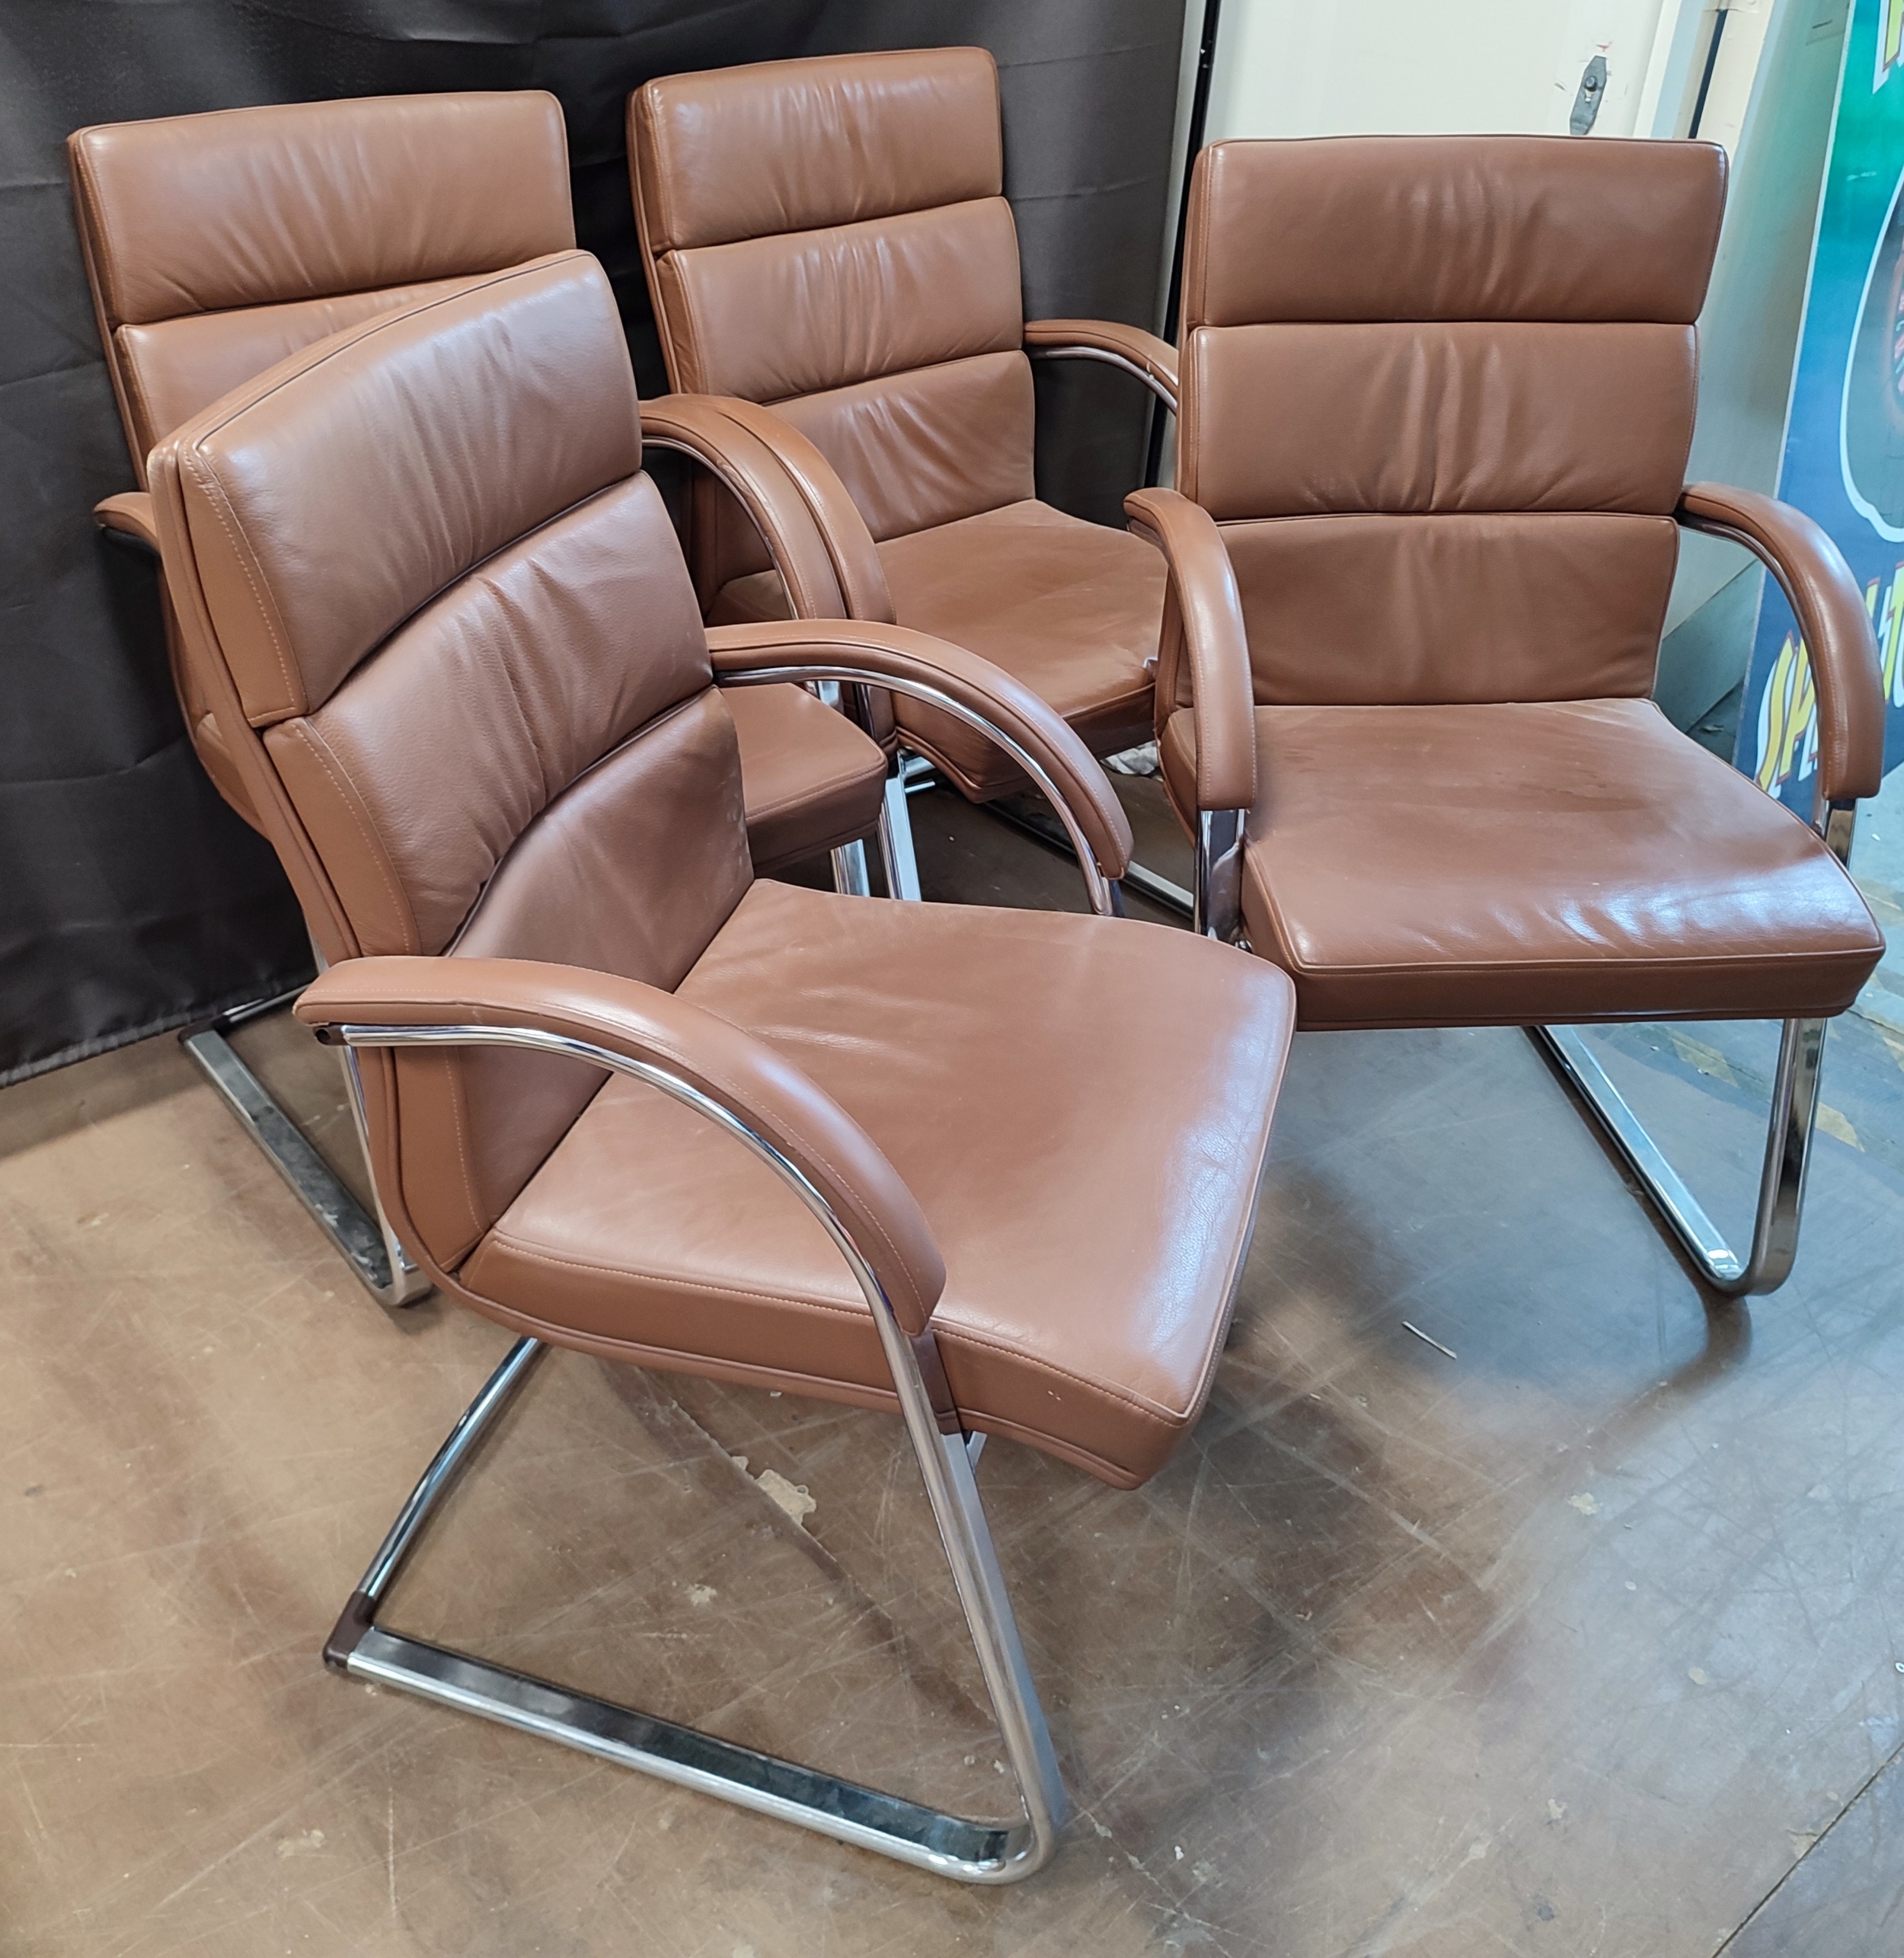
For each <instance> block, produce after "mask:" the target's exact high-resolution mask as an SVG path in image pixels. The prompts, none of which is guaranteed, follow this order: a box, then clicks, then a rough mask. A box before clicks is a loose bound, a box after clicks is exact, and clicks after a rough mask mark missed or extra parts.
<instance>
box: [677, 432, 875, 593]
mask: <svg viewBox="0 0 1904 1958" xmlns="http://www.w3.org/2000/svg"><path fill="white" fill-rule="evenodd" d="M641 439H642V440H643V441H644V442H653V444H654V445H655V446H656V447H657V448H663V449H679V450H681V451H682V452H683V453H685V454H686V455H692V456H693V457H694V458H695V460H696V461H697V462H700V463H701V465H703V466H704V468H708V469H709V470H711V471H712V472H713V473H714V474H715V475H716V476H717V477H718V478H720V481H722V482H723V483H724V484H726V485H727V488H728V489H730V490H731V491H732V492H733V494H734V496H735V497H736V498H737V499H738V500H739V501H740V506H741V507H742V509H744V510H745V511H746V513H747V515H748V516H749V519H751V520H752V523H753V525H754V528H755V529H756V530H758V531H759V532H760V535H761V538H762V541H764V542H765V545H766V546H767V549H768V554H769V555H770V556H771V557H772V559H773V561H774V568H775V570H778V572H779V573H780V575H781V577H782V578H784V580H786V583H787V597H788V599H790V600H791V602H792V605H793V608H794V615H795V616H796V617H797V618H845V617H846V616H847V608H846V601H845V598H844V596H842V593H841V591H840V586H839V579H838V577H836V576H835V573H834V570H833V559H832V552H831V551H829V549H828V548H827V544H826V538H824V537H823V536H822V535H820V533H819V528H818V526H817V525H816V524H815V522H814V521H813V512H812V510H811V509H810V507H809V506H808V503H807V497H806V496H805V494H804V493H803V491H802V490H801V489H800V485H799V484H797V482H795V481H794V478H792V477H791V475H789V474H787V468H786V466H785V465H784V463H782V462H781V459H780V458H779V457H778V455H775V452H774V451H773V450H772V449H771V448H770V447H768V445H767V444H766V443H765V442H763V441H762V440H761V439H760V437H759V436H758V435H756V433H754V432H753V431H752V430H751V429H749V428H747V427H746V426H744V425H743V423H740V422H738V421H736V420H735V419H734V418H733V416H731V415H730V414H727V413H725V412H724V409H723V407H722V405H721V404H720V403H718V402H717V401H714V400H713V399H712V398H710V397H708V396H707V395H704V394H664V395H663V396H662V397H661V398H660V400H658V401H644V402H643V403H642V404H641Z"/></svg>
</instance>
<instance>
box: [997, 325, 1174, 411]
mask: <svg viewBox="0 0 1904 1958" xmlns="http://www.w3.org/2000/svg"><path fill="white" fill-rule="evenodd" d="M1024 343H1025V345H1026V346H1027V347H1031V348H1033V349H1035V350H1037V352H1039V353H1049V354H1057V355H1059V356H1062V355H1065V354H1069V355H1071V356H1072V358H1074V359H1079V360H1104V361H1107V362H1109V363H1110V365H1111V366H1113V367H1123V368H1127V369H1129V370H1130V372H1132V373H1134V374H1135V375H1136V376H1137V378H1138V379H1139V380H1140V381H1142V382H1143V383H1144V385H1145V386H1146V387H1147V388H1149V390H1150V391H1151V392H1152V394H1155V395H1156V396H1157V398H1158V399H1159V400H1160V401H1162V403H1163V404H1164V406H1165V407H1168V408H1169V409H1171V410H1172V411H1173V412H1174V410H1175V409H1176V407H1177V350H1176V348H1175V347H1172V346H1171V343H1170V342H1169V341H1168V340H1159V339H1158V337H1157V336H1156V334H1154V333H1146V332H1145V331H1144V330H1143V328H1142V327H1134V326H1126V325H1125V324H1123V321H1121V320H1027V321H1025V323H1024Z"/></svg>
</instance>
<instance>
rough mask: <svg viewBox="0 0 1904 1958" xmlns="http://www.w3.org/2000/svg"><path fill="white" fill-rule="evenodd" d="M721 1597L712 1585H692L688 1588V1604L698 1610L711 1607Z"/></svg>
mask: <svg viewBox="0 0 1904 1958" xmlns="http://www.w3.org/2000/svg"><path fill="white" fill-rule="evenodd" d="M719 1595H720V1593H719V1592H717V1590H715V1589H714V1586H712V1585H711V1584H690V1585H689V1586H688V1603H689V1604H691V1605H694V1606H695V1607H696V1608H699V1607H700V1606H701V1605H711V1604H712V1603H713V1602H714V1599H716V1598H717V1597H718V1596H719Z"/></svg>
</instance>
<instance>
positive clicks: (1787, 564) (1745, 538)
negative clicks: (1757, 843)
mask: <svg viewBox="0 0 1904 1958" xmlns="http://www.w3.org/2000/svg"><path fill="white" fill-rule="evenodd" d="M1676 514H1677V516H1678V517H1679V521H1680V522H1682V524H1685V525H1686V526H1687V527H1688V529H1692V530H1702V531H1705V532H1708V533H1709V534H1711V535H1713V536H1715V537H1727V538H1731V540H1732V541H1733V542H1734V543H1735V544H1743V545H1745V547H1746V548H1747V549H1748V550H1749V551H1752V553H1753V554H1755V556H1757V557H1760V558H1762V560H1763V561H1764V562H1765V565H1766V567H1768V569H1769V570H1770V571H1771V574H1772V576H1773V577H1775V578H1776V579H1777V580H1778V583H1779V584H1780V586H1781V587H1782V588H1783V589H1784V594H1785V596H1786V597H1787V599H1789V600H1790V601H1791V608H1792V610H1793V611H1794V612H1796V613H1797V615H1798V629H1799V631H1800V632H1801V633H1803V635H1804V639H1805V647H1806V650H1807V653H1809V654H1810V659H1811V672H1812V684H1813V686H1814V687H1815V688H1816V690H1817V695H1818V792H1819V794H1820V795H1821V796H1822V797H1823V798H1824V799H1825V800H1826V801H1827V802H1847V801H1851V800H1855V799H1856V798H1857V797H1859V796H1867V795H1875V794H1877V791H1878V786H1879V784H1880V783H1881V782H1882V781H1883V777H1884V687H1883V680H1882V679H1881V678H1880V675H1879V671H1878V664H1877V634H1875V633H1874V631H1873V630H1872V628H1871V617H1870V613H1869V612H1867V611H1866V610H1865V609H1864V597H1863V595H1862V594H1861V593H1860V592H1859V590H1858V583H1857V580H1855V579H1854V578H1853V577H1852V576H1851V567H1849V566H1848V564H1846V563H1845V560H1844V557H1843V554H1842V553H1841V552H1840V551H1839V548H1838V546H1837V545H1835V544H1834V543H1833V542H1832V541H1831V539H1830V538H1829V537H1828V536H1827V535H1826V534H1825V532H1823V530H1821V529H1819V526H1818V525H1816V523H1814V522H1813V521H1812V519H1810V517H1808V516H1806V514H1805V513H1804V512H1803V510H1798V509H1793V508H1792V506H1791V504H1789V503H1780V502H1779V501H1778V500H1777V499H1776V498H1775V497H1765V496H1761V495H1759V493H1758V492H1757V491H1756V490H1735V489H1732V488H1730V487H1728V486H1727V485H1726V484H1722V483H1688V484H1687V485H1686V487H1685V490H1684V491H1683V492H1682V494H1681V496H1680V499H1679V509H1678V511H1677V513H1676Z"/></svg>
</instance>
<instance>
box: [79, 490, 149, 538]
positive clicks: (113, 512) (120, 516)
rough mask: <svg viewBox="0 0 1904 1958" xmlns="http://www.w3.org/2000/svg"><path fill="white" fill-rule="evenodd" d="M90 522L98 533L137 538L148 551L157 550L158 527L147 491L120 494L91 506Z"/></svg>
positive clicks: (102, 499) (127, 491)
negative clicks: (116, 533) (96, 527)
mask: <svg viewBox="0 0 1904 1958" xmlns="http://www.w3.org/2000/svg"><path fill="white" fill-rule="evenodd" d="M93 522H94V523H96V524H97V525H98V526H99V527H100V529H101V530H116V531H117V532H119V533H120V535H121V536H123V537H136V538H138V539H139V542H140V543H141V544H142V545H145V548H147V549H148V550H149V551H157V550H158V520H157V519H155V517H154V516H153V515H152V492H151V491H150V490H122V491H121V492H120V493H119V494H118V495H117V496H116V497H102V498H101V500H100V501H99V502H97V503H94V505H93Z"/></svg>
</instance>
